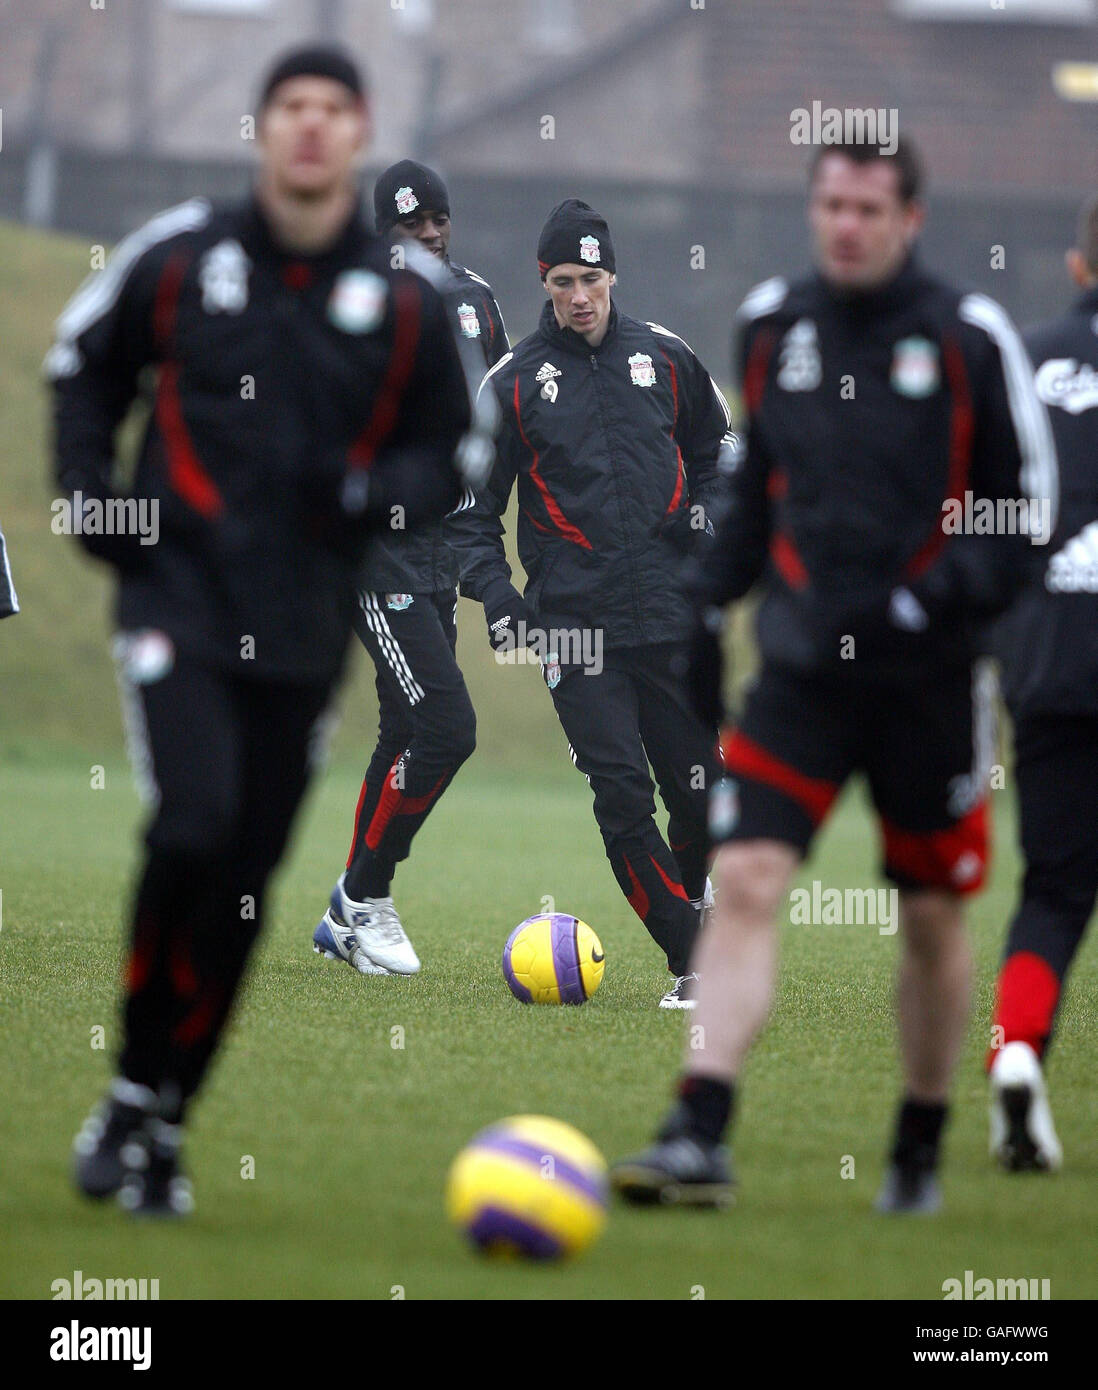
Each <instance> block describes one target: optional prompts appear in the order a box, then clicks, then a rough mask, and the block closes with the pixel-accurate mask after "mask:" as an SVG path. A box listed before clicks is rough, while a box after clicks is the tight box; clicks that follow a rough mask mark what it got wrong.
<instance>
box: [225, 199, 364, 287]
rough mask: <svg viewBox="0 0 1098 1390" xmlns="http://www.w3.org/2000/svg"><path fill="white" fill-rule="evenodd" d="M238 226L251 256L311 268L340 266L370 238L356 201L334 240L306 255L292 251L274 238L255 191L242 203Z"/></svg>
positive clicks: (317, 269)
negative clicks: (319, 249) (297, 263)
mask: <svg viewBox="0 0 1098 1390" xmlns="http://www.w3.org/2000/svg"><path fill="white" fill-rule="evenodd" d="M239 228H240V240H241V243H242V245H243V246H244V249H245V250H246V251H247V252H248V254H249V255H251V256H252V257H253V258H254V259H256V260H261V261H279V262H287V261H297V262H302V263H304V264H305V265H308V266H309V267H311V268H312V269H313V270H314V271H323V270H324V269H326V268H327V267H329V266H333V265H340V264H343V263H345V262H346V261H348V260H351V259H353V258H354V257H355V256H356V255H358V254H359V253H360V252H361V249H362V247H363V245H364V244H365V243H366V242H367V241H369V240H370V233H369V232H368V231H367V229H366V223H365V222H364V220H363V217H362V209H361V207H360V205H359V203H358V201H357V200H356V201H355V205H354V208H353V210H352V212H351V215H350V217H349V218H348V219H347V221H346V222H345V223H344V224H343V226H342V228H341V229H340V231H339V232H338V234H337V235H336V239H335V241H333V242H332V243H331V245H330V246H328V247H326V248H325V249H324V250H323V251H314V252H310V253H308V254H306V253H305V252H301V251H291V250H289V249H287V248H286V247H285V246H281V245H280V244H279V243H278V242H277V241H276V240H275V236H274V232H273V230H272V228H271V224H270V222H269V221H268V220H267V216H266V214H265V213H264V211H263V209H262V208H261V207H260V205H259V201H258V199H257V198H256V196H255V194H254V193H253V194H252V196H251V197H250V198H249V199H248V201H247V202H246V203H244V204H243V205H242V206H241V209H240V217H239Z"/></svg>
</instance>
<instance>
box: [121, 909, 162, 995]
mask: <svg viewBox="0 0 1098 1390" xmlns="http://www.w3.org/2000/svg"><path fill="white" fill-rule="evenodd" d="M159 935H160V931H159V926H158V924H157V922H156V920H155V919H154V918H153V917H152V915H151V914H150V913H149V912H148V910H146V911H144V912H142V913H140V915H139V916H138V919H137V928H136V930H135V932H134V941H133V950H132V951H131V952H130V958H129V960H128V961H127V962H126V993H127V994H139V993H140V992H141V990H143V989H144V988H145V985H146V984H147V982H148V979H149V975H150V973H151V971H152V964H153V959H154V957H155V956H156V943H157V938H158V937H159Z"/></svg>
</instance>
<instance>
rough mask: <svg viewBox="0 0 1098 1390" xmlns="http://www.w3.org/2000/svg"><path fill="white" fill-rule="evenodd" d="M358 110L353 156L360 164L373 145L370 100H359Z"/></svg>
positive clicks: (372, 118)
mask: <svg viewBox="0 0 1098 1390" xmlns="http://www.w3.org/2000/svg"><path fill="white" fill-rule="evenodd" d="M358 106H359V109H358V131H357V133H356V138H355V154H356V156H357V161H356V162H358V163H362V162H363V161H364V159H365V155H366V152H367V150H368V149H369V148H370V146H371V145H372V144H373V143H374V109H373V107H372V106H371V104H370V98H369V97H367V96H363V97H362V98H360V100H359V104H358Z"/></svg>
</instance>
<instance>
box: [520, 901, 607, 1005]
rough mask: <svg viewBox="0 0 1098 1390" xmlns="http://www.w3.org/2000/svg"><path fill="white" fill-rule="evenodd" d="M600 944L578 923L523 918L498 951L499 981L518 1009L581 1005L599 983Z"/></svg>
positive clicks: (551, 915)
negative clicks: (520, 1006)
mask: <svg viewBox="0 0 1098 1390" xmlns="http://www.w3.org/2000/svg"><path fill="white" fill-rule="evenodd" d="M603 960H604V957H603V952H602V944H601V943H600V941H599V939H598V937H597V936H596V935H595V933H594V932H593V931H592V930H591V928H590V927H589V926H588V925H587V923H586V922H581V921H580V919H579V918H578V917H569V916H567V915H566V914H565V913H563V912H543V913H540V914H539V915H538V916H537V917H527V919H526V921H525V922H520V923H519V924H518V926H517V927H516V928H515V930H514V931H513V932H512V933H511V935H510V936H509V937H508V938H507V945H506V946H504V948H503V978H504V979H505V980H506V981H507V987H508V989H509V990H510V991H511V993H512V994H513V995H514V996H515V998H516V999H521V1001H522V1002H523V1003H524V1004H583V1003H585V1002H586V1001H587V1000H588V999H590V997H591V996H592V994H594V992H595V990H597V989H598V987H599V985H600V984H601V983H602V971H603Z"/></svg>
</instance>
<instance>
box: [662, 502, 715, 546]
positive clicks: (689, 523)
mask: <svg viewBox="0 0 1098 1390" xmlns="http://www.w3.org/2000/svg"><path fill="white" fill-rule="evenodd" d="M702 518H704V521H705V525H704V526H702V525H700V524H699V523H700V522H701V520H702ZM712 534H713V523H712V522H711V521H710V520H709V518H708V517H707V516H705V513H704V511H702V512H701V513H700V515H696V513H695V510H694V508H693V507H692V506H690V507H677V508H676V509H675V510H674V511H673V512H672V513H671V515H670V516H667V517H664V519H663V521H662V522H661V523H660V525H659V526H658V527H657V528H656V535H657V536H658V537H659V538H660V540H664V541H667V542H668V544H669V545H671V546H673V547H674V549H675V550H676V551H678V553H679V554H680V555H682V556H684V557H685V556H689V555H694V554H696V553H697V551H698V549H699V547H700V545H701V543H702V539H703V537H705V536H711V535H712Z"/></svg>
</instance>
